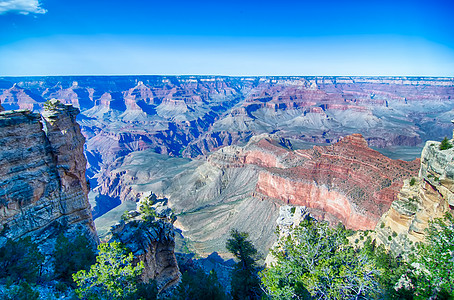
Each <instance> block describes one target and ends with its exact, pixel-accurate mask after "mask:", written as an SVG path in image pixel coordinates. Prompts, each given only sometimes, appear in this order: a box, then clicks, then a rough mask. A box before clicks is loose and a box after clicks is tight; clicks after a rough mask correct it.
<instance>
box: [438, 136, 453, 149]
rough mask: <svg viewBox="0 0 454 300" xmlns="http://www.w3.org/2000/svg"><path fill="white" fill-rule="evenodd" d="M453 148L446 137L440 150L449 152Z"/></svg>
mask: <svg viewBox="0 0 454 300" xmlns="http://www.w3.org/2000/svg"><path fill="white" fill-rule="evenodd" d="M450 148H452V144H451V143H450V142H449V140H448V138H447V137H445V138H444V139H443V140H442V141H441V143H440V150H447V149H450Z"/></svg>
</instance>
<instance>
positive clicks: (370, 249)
mask: <svg viewBox="0 0 454 300" xmlns="http://www.w3.org/2000/svg"><path fill="white" fill-rule="evenodd" d="M363 251H364V253H365V254H366V255H367V256H368V257H369V258H370V259H371V260H373V262H374V264H375V266H376V268H377V269H378V270H380V276H379V277H377V279H378V283H379V286H380V297H379V298H383V299H413V293H412V292H411V291H407V290H404V289H400V290H399V289H398V290H396V289H395V285H396V283H397V282H398V281H399V280H400V278H402V276H405V275H406V274H407V273H408V270H409V268H410V265H409V263H407V262H406V261H405V260H404V259H403V258H402V257H401V256H400V255H399V256H394V255H393V254H392V253H391V252H390V251H388V250H386V249H385V247H384V246H383V245H379V246H376V244H375V241H371V240H370V239H368V240H367V241H366V242H365V243H364V248H363Z"/></svg>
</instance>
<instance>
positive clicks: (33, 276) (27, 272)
mask: <svg viewBox="0 0 454 300" xmlns="http://www.w3.org/2000/svg"><path fill="white" fill-rule="evenodd" d="M43 262H44V255H42V254H41V253H40V252H39V250H38V246H37V245H36V244H35V243H33V242H32V240H31V238H30V237H27V238H24V239H20V240H17V241H13V240H10V239H9V240H7V242H6V244H5V245H4V246H3V247H1V248H0V278H9V280H11V281H12V282H20V281H22V280H25V281H27V282H36V281H37V280H38V277H39V275H40V272H41V265H42V264H43Z"/></svg>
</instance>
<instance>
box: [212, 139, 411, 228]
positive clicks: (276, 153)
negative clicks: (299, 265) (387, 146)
mask: <svg viewBox="0 0 454 300" xmlns="http://www.w3.org/2000/svg"><path fill="white" fill-rule="evenodd" d="M283 144H284V142H283V140H282V139H281V140H280V141H277V142H275V141H273V140H270V139H266V138H265V139H261V140H259V141H258V142H257V143H254V144H252V143H250V144H249V145H248V147H246V148H244V149H241V148H223V149H221V150H220V151H218V152H216V153H214V154H213V155H212V156H210V158H209V161H210V162H212V163H215V164H216V163H217V164H220V163H221V161H222V164H224V166H225V167H240V166H242V165H255V166H257V167H259V168H260V169H259V172H258V180H257V185H256V188H255V196H257V197H265V198H270V199H277V200H280V203H285V204H289V205H296V206H307V207H308V208H310V209H312V214H313V215H314V216H316V217H317V218H318V219H326V220H328V221H330V222H338V221H341V222H342V223H343V224H344V225H345V226H346V227H348V228H352V229H373V228H374V227H375V225H376V224H377V222H378V219H379V218H380V217H381V215H382V214H383V213H384V212H385V211H386V210H387V209H388V208H389V206H390V205H391V203H392V202H393V201H394V200H395V199H397V198H396V196H397V193H398V191H399V190H400V187H401V186H402V179H403V178H407V177H409V176H412V175H413V176H414V175H416V172H417V168H418V166H419V163H418V161H413V162H406V161H402V160H392V159H389V158H388V157H386V156H384V155H381V154H380V153H379V152H377V151H375V150H372V149H370V148H369V147H368V146H367V142H366V141H365V139H364V138H363V137H362V136H361V135H359V134H353V135H350V136H347V137H345V138H343V139H342V140H341V141H340V142H338V143H336V144H333V145H331V146H323V147H320V146H315V147H313V148H312V149H307V150H295V151H292V150H290V149H286V148H285V147H282V145H283Z"/></svg>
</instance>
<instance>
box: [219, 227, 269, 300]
mask: <svg viewBox="0 0 454 300" xmlns="http://www.w3.org/2000/svg"><path fill="white" fill-rule="evenodd" d="M248 236H249V235H248V234H247V233H246V232H239V231H238V230H236V229H233V230H232V231H231V232H230V239H228V240H227V243H226V248H227V250H228V251H229V252H230V253H232V254H233V255H234V256H235V257H236V258H237V259H238V260H239V262H238V263H237V264H236V265H235V269H234V270H233V272H232V281H231V286H232V297H233V299H260V298H261V295H262V290H261V289H260V278H259V277H258V271H259V270H258V266H257V260H258V259H259V257H260V256H259V255H258V253H257V249H255V247H254V245H253V244H252V242H251V241H249V240H248Z"/></svg>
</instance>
